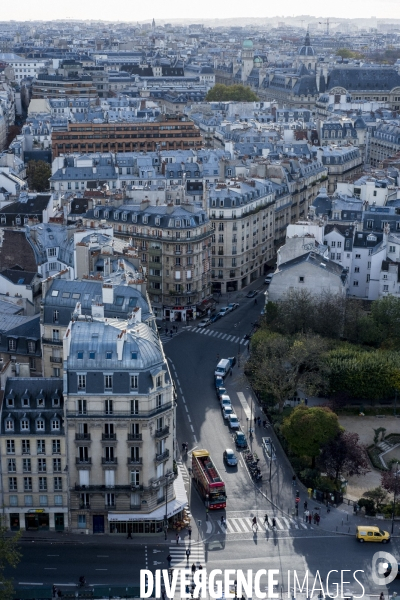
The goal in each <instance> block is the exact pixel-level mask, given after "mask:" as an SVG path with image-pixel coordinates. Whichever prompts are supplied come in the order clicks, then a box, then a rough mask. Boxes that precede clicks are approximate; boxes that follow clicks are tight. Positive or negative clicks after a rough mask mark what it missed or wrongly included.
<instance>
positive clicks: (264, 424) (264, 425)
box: [263, 419, 267, 429]
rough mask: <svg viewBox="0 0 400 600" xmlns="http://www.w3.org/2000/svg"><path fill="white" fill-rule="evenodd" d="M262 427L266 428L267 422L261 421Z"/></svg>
mask: <svg viewBox="0 0 400 600" xmlns="http://www.w3.org/2000/svg"><path fill="white" fill-rule="evenodd" d="M263 427H264V429H265V428H266V427H267V421H266V420H265V419H264V421H263Z"/></svg>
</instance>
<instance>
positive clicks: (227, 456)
mask: <svg viewBox="0 0 400 600" xmlns="http://www.w3.org/2000/svg"><path fill="white" fill-rule="evenodd" d="M224 461H225V462H226V464H227V465H228V466H229V467H236V465H237V458H236V454H235V453H234V451H233V450H231V449H230V448H227V449H226V450H225V451H224Z"/></svg>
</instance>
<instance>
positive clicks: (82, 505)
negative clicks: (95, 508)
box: [79, 502, 90, 510]
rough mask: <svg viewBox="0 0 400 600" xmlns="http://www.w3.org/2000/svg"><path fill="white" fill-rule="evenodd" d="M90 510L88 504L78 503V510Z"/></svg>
mask: <svg viewBox="0 0 400 600" xmlns="http://www.w3.org/2000/svg"><path fill="white" fill-rule="evenodd" d="M84 508H90V502H79V509H80V510H82V509H84Z"/></svg>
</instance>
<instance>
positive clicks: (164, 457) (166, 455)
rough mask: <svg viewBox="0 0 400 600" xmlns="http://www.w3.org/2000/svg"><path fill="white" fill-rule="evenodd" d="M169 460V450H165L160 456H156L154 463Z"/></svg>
mask: <svg viewBox="0 0 400 600" xmlns="http://www.w3.org/2000/svg"><path fill="white" fill-rule="evenodd" d="M168 458H169V450H165V451H164V452H162V453H161V454H156V456H155V461H156V462H162V461H163V460H167V459H168Z"/></svg>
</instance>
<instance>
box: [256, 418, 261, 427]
mask: <svg viewBox="0 0 400 600" xmlns="http://www.w3.org/2000/svg"><path fill="white" fill-rule="evenodd" d="M257 423H258V426H259V427H261V417H258V418H257Z"/></svg>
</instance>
